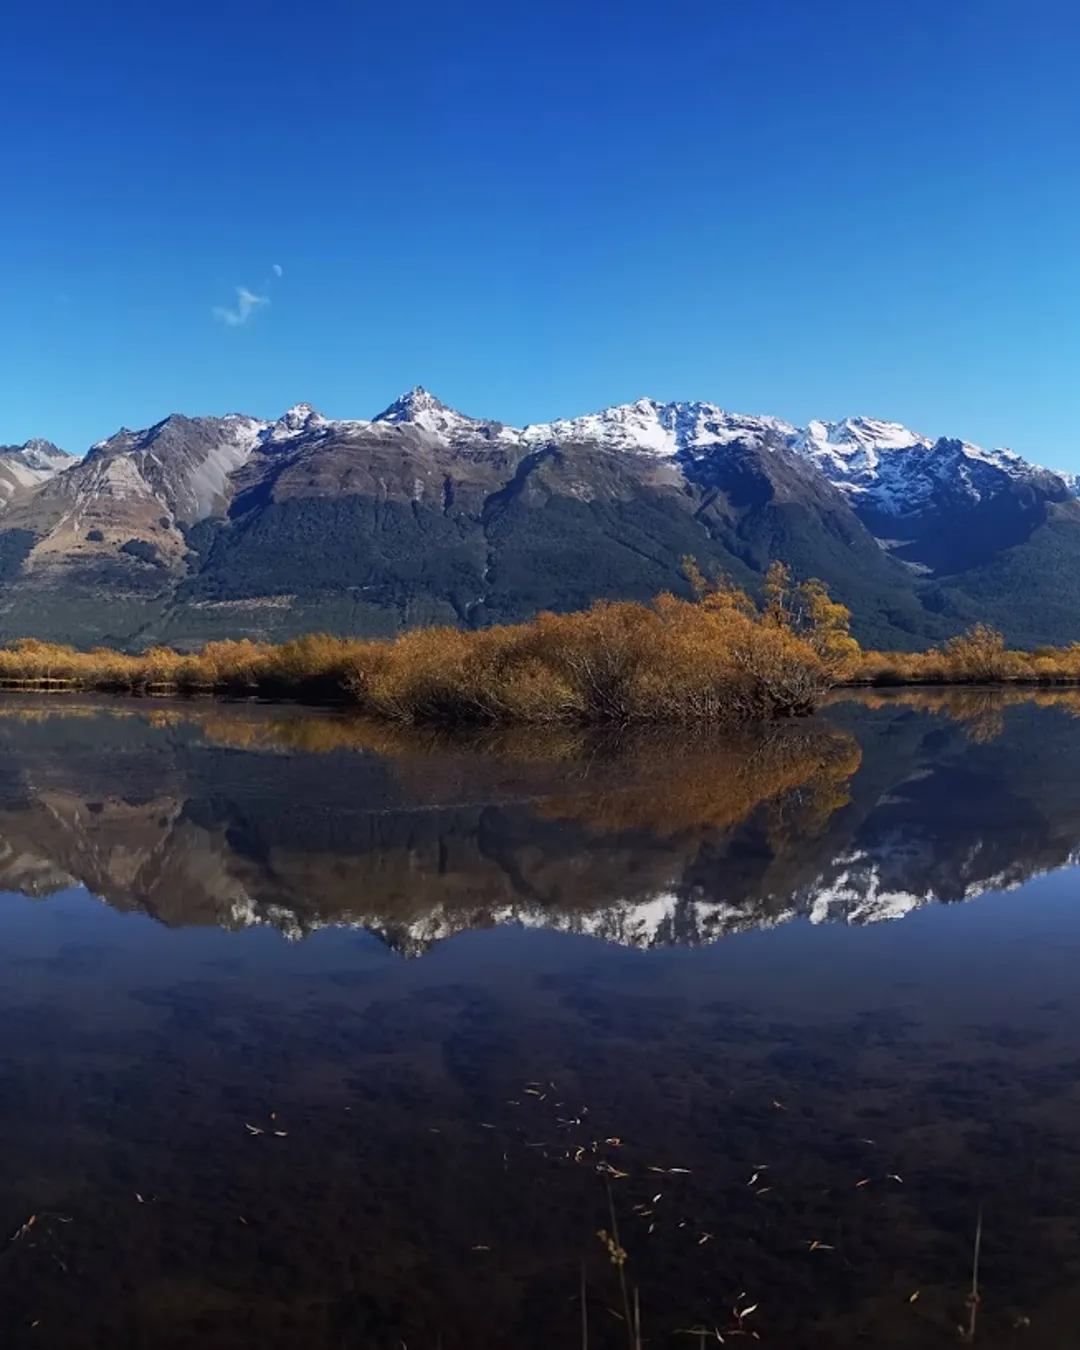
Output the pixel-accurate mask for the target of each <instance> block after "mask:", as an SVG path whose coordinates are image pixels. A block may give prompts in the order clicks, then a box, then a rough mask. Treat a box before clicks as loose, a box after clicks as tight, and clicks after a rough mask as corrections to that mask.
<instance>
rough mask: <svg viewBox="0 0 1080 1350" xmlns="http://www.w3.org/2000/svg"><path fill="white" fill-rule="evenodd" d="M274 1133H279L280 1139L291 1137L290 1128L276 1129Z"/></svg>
mask: <svg viewBox="0 0 1080 1350" xmlns="http://www.w3.org/2000/svg"><path fill="white" fill-rule="evenodd" d="M274 1133H275V1134H276V1135H277V1137H278V1138H279V1139H287V1138H288V1137H289V1131H288V1130H275V1131H274Z"/></svg>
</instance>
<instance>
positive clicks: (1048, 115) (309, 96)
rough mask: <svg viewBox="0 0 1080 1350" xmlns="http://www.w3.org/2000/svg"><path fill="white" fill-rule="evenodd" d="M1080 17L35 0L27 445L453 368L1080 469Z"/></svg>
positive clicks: (827, 3)
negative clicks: (962, 446) (888, 421)
mask: <svg viewBox="0 0 1080 1350" xmlns="http://www.w3.org/2000/svg"><path fill="white" fill-rule="evenodd" d="M1078 40H1080V15H1078V13H1077V11H1076V9H1075V6H1074V5H1073V3H1072V0H1037V2H1036V3H1034V4H1027V5H1025V4H1021V3H1019V0H978V3H973V2H972V0H880V2H877V0H875V2H873V3H868V0H752V3H750V2H748V0H702V2H701V3H698V2H697V0H666V3H664V4H661V3H659V0H651V2H650V3H647V4H646V3H641V2H640V0H618V3H615V2H612V3H609V2H608V0H545V3H544V4H536V3H535V0H533V2H532V3H527V4H526V3H522V2H521V0H499V3H494V0H472V2H471V3H468V4H465V3H460V2H459V3H454V2H453V0H450V2H449V3H448V2H447V0H438V3H436V2H435V0H398V3H396V4H395V5H394V6H393V7H391V6H390V5H387V4H378V5H372V4H366V3H361V2H360V0H308V3H306V4H304V5H300V4H297V3H295V2H294V0H290V2H289V3H287V4H283V3H277V0H260V3H258V4H256V3H249V0H216V2H215V3H213V4H210V3H206V0H189V3H185V4H184V5H154V4H147V3H146V0H138V3H133V2H132V0H111V3H109V4H107V5H101V6H92V5H83V4H78V3H76V0H68V3H66V4H58V3H55V0H33V2H32V3H31V2H30V0H10V3H9V4H7V5H5V6H4V7H3V15H2V16H0V113H2V115H3V119H4V127H5V148H4V161H3V162H4V182H5V189H6V191H5V194H4V198H5V200H4V207H3V210H2V211H0V320H2V322H0V442H2V441H9V442H11V441H22V440H24V439H25V438H27V437H29V436H31V435H44V436H47V437H50V438H51V439H54V440H56V441H58V442H59V443H60V444H62V445H64V446H66V447H67V448H69V449H72V450H76V451H81V450H83V449H85V447H86V446H87V445H88V444H89V443H90V442H91V441H93V440H95V439H97V438H99V437H101V436H104V435H106V434H109V433H110V432H112V431H113V430H115V429H116V427H118V426H119V425H121V424H126V425H128V426H145V425H147V424H149V423H150V422H152V421H155V420H157V419H158V418H160V417H161V416H163V415H165V414H166V413H167V412H169V411H172V410H183V411H186V412H191V413H197V412H215V413H220V412H226V411H231V410H237V411H245V412H252V413H255V414H258V415H260V416H277V415H278V414H279V413H280V412H281V411H283V410H284V409H285V408H286V407H287V406H289V405H290V404H291V403H294V402H297V401H299V400H301V399H307V400H310V401H311V402H313V403H315V404H316V405H317V406H318V407H319V408H321V409H322V411H324V412H325V413H327V414H329V415H331V416H349V415H352V416H366V415H370V414H373V413H374V412H376V411H378V410H379V409H380V408H381V407H383V406H385V405H386V404H387V403H389V402H390V401H391V400H392V399H393V398H394V397H395V396H396V395H397V394H398V393H399V392H400V391H401V390H402V389H404V388H407V387H408V386H410V385H412V384H416V383H420V384H424V385H425V386H427V387H428V388H430V389H432V390H433V391H434V392H435V393H437V394H438V395H439V396H440V397H442V398H444V399H445V400H446V401H447V402H450V403H453V404H454V405H455V406H457V407H459V408H461V409H462V410H463V411H466V412H473V413H480V414H485V415H490V416H493V417H498V418H501V419H502V420H504V421H508V422H517V423H521V422H526V421H540V420H544V419H547V418H550V417H553V416H559V415H566V416H569V415H574V414H577V413H581V412H584V411H589V410H592V409H594V408H597V407H600V406H603V405H606V404H610V403H617V402H623V401H626V400H629V399H633V398H637V397H640V396H642V395H651V396H654V397H657V398H664V399H667V398H706V399H711V400H713V401H716V402H718V403H721V404H722V405H724V406H726V407H728V408H731V409H733V410H736V411H743V412H771V413H775V414H778V415H782V416H785V417H788V418H790V419H791V420H793V421H796V422H802V421H804V420H806V419H807V418H809V417H812V416H822V417H840V416H843V415H845V414H847V413H867V414H871V415H875V416H881V417H889V418H895V419H897V420H901V421H905V422H907V423H908V424H909V425H912V426H914V427H916V428H917V429H919V430H921V431H924V432H926V433H927V434H931V435H936V434H960V435H963V436H966V437H967V438H969V439H973V440H977V441H980V442H982V443H984V444H1007V445H1011V446H1013V448H1015V449H1017V450H1019V451H1020V452H1021V453H1024V454H1027V455H1028V456H1029V457H1031V458H1034V459H1036V460H1041V461H1042V462H1046V463H1050V464H1052V465H1055V466H1060V467H1072V468H1074V469H1076V468H1080V381H1078V380H1077V372H1076V364H1077V358H1078V355H1080V343H1078V337H1080V332H1078V327H1080V318H1078V309H1080V305H1078V301H1080V228H1078V227H1080V174H1078V173H1077V170H1076V163H1077V161H1076V146H1077V144H1078V142H1080V94H1078V92H1077V85H1076V80H1075V72H1074V69H1073V65H1074V59H1075V51H1076V46H1077V41H1078ZM275 269H280V272H281V275H280V276H279V275H277V274H276V270H275ZM237 288H245V289H246V290H247V291H248V292H250V294H251V295H252V296H257V297H260V298H265V300H266V301H267V302H266V303H255V302H253V301H252V302H248V303H247V305H246V308H247V310H248V312H247V313H246V317H245V321H244V322H242V323H240V322H234V323H229V322H227V321H226V319H225V318H224V317H223V316H222V314H221V313H220V312H217V313H216V312H215V311H216V310H217V311H223V310H228V311H230V312H231V314H232V315H233V316H234V317H240V315H241V310H240V309H238V308H237V306H238V304H239V303H240V300H239V296H238V290H237Z"/></svg>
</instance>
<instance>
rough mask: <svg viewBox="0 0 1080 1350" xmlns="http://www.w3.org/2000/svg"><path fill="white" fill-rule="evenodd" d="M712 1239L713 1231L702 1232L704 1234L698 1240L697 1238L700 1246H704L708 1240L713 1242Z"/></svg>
mask: <svg viewBox="0 0 1080 1350" xmlns="http://www.w3.org/2000/svg"><path fill="white" fill-rule="evenodd" d="M711 1241H712V1234H711V1233H702V1235H701V1236H700V1237H699V1238H698V1240H697V1245H698V1246H699V1247H702V1246H704V1245H705V1243H706V1242H711Z"/></svg>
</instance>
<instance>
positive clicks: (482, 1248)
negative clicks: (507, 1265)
mask: <svg viewBox="0 0 1080 1350" xmlns="http://www.w3.org/2000/svg"><path fill="white" fill-rule="evenodd" d="M473 1251H474V1252H489V1251H491V1248H490V1247H485V1246H484V1244H483V1243H479V1244H478V1245H477V1246H475V1247H474V1248H473Z"/></svg>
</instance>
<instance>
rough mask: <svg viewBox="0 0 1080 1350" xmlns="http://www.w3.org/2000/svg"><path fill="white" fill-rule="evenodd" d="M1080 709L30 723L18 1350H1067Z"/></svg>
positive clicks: (851, 706)
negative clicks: (585, 1345) (675, 717)
mask: <svg viewBox="0 0 1080 1350" xmlns="http://www.w3.org/2000/svg"><path fill="white" fill-rule="evenodd" d="M1078 711H1080V700H1078V699H1077V697H1076V696H1075V695H1074V694H1071V693H1068V692H1066V693H1061V694H1055V693H1052V692H1044V693H1039V694H1037V695H1036V696H1034V697H1029V696H1028V695H1027V694H1025V693H1023V692H1022V691H1011V692H1009V693H1007V694H1002V693H1000V692H994V691H983V690H974V689H972V690H946V691H932V690H924V691H911V690H905V691H896V692H890V693H883V694H864V695H845V696H843V697H838V698H837V700H836V701H835V702H834V704H833V706H832V707H830V708H829V709H828V710H827V712H826V713H825V714H824V715H823V716H822V717H820V718H819V719H816V720H814V721H812V722H808V723H801V724H793V725H785V726H780V727H776V728H770V729H767V730H760V729H759V730H755V731H753V732H747V733H745V734H740V735H734V736H732V735H720V734H714V733H703V732H701V731H700V730H699V729H696V728H695V729H678V730H675V731H667V732H661V731H655V732H649V733H641V732H637V733H635V734H633V735H611V734H608V735H602V736H598V735H596V734H592V733H584V732H582V733H576V732H572V731H567V730H565V729H560V730H556V731H552V732H550V733H545V734H538V733H536V732H530V733H528V734H524V733H522V734H500V735H476V736H472V737H466V738H461V737H457V738H446V737H443V736H439V735H434V734H431V733H419V732H414V731H409V730H405V729H394V728H387V727H378V726H371V725H370V724H366V723H362V722H357V721H351V720H349V719H346V718H343V717H337V716H333V715H330V714H325V713H307V712H304V711H303V710H293V711H283V710H281V709H268V708H259V707H250V706H246V705H226V704H180V703H175V704H174V703H161V704H156V703H147V704H142V703H136V702H132V701H117V702H112V701H106V700H99V701H87V702H77V701H68V700H61V699H47V698H37V699H32V698H31V699H16V698H9V699H5V700H4V701H3V703H0V888H3V889H4V890H6V891H8V892H11V893H12V894H9V895H8V896H6V897H5V898H4V900H3V911H2V912H3V916H4V929H3V936H4V943H3V948H2V951H3V956H2V957H0V1005H2V1008H3V1017H2V1019H0V1075H2V1076H0V1084H2V1093H0V1144H2V1145H3V1156H4V1157H5V1159H6V1161H7V1181H6V1184H5V1186H4V1187H3V1188H0V1225H2V1224H4V1223H6V1224H7V1225H8V1230H7V1231H8V1233H10V1234H13V1235H15V1234H17V1235H18V1236H15V1237H14V1238H13V1240H12V1241H11V1242H10V1243H8V1245H7V1247H6V1248H0V1331H2V1332H3V1334H4V1342H3V1343H4V1344H5V1345H9V1344H10V1345H16V1346H21V1345H23V1344H25V1345H28V1346H29V1345H35V1346H50V1347H51V1346H61V1345H62V1346H65V1347H68V1346H72V1347H94V1348H95V1350H96V1348H97V1347H106V1346H108V1347H110V1348H111V1347H114V1346H125V1347H126V1346H138V1347H141V1346H147V1347H150V1346H153V1347H155V1350H159V1348H160V1347H165V1350H169V1347H187V1346H194V1345H198V1346H200V1347H217V1346H220V1347H229V1348H230V1350H234V1348H235V1347H247V1346H252V1347H254V1346H256V1345H258V1346H259V1347H260V1350H264V1348H265V1347H276V1346H292V1345H297V1344H304V1345H305V1346H311V1347H315V1348H316V1350H318V1348H319V1347H323V1346H326V1347H330V1346H334V1347H338V1346H368V1345H372V1346H384V1345H385V1346H387V1347H390V1346H399V1345H401V1344H405V1345H408V1346H412V1345H435V1344H439V1343H441V1344H442V1345H444V1346H445V1347H446V1350H453V1347H459V1346H460V1347H465V1346H469V1347H474V1346H497V1347H501V1346H507V1347H509V1346H514V1347H523V1346H544V1347H549V1346H554V1345H560V1346H561V1345H567V1346H575V1345H579V1344H580V1343H581V1309H580V1287H581V1280H582V1272H583V1271H584V1277H585V1283H586V1304H587V1310H588V1313H589V1316H590V1318H591V1322H590V1329H589V1344H590V1345H591V1346H592V1347H593V1348H594V1350H595V1348H596V1347H597V1346H601V1347H603V1346H609V1345H610V1346H625V1345H627V1343H628V1342H627V1335H626V1328H625V1325H624V1324H622V1323H620V1322H619V1320H618V1318H619V1316H620V1315H624V1311H625V1310H624V1307H623V1304H622V1302H621V1293H620V1291H619V1286H618V1282H617V1279H616V1278H615V1272H614V1270H613V1269H612V1268H611V1266H610V1264H609V1263H608V1262H607V1259H606V1255H605V1249H604V1247H603V1246H602V1245H601V1243H600V1242H599V1241H598V1239H597V1237H596V1232H597V1230H598V1229H601V1228H604V1229H606V1230H608V1231H610V1230H611V1216H610V1210H609V1199H608V1191H609V1188H610V1193H611V1198H612V1201H613V1203H614V1204H615V1207H616V1216H615V1217H616V1220H617V1221H618V1223H619V1224H620V1234H621V1240H622V1242H623V1244H624V1246H625V1247H626V1249H627V1252H628V1266H627V1269H628V1271H629V1273H630V1276H631V1280H632V1283H633V1285H635V1286H640V1291H641V1300H642V1308H643V1321H644V1323H645V1338H646V1340H647V1342H648V1343H650V1344H666V1343H669V1339H670V1338H671V1337H672V1336H674V1335H675V1333H677V1332H679V1331H680V1330H682V1331H686V1330H688V1329H689V1328H692V1327H695V1326H701V1327H708V1328H710V1329H711V1331H710V1334H711V1335H712V1336H713V1343H716V1339H715V1338H716V1332H717V1331H719V1333H720V1334H721V1335H724V1336H728V1335H733V1334H735V1333H738V1332H742V1333H743V1336H742V1339H748V1338H749V1336H750V1333H751V1332H752V1331H756V1332H757V1334H758V1335H759V1336H760V1338H761V1341H762V1343H764V1344H773V1345H776V1346H783V1347H785V1350H790V1348H791V1347H794V1348H795V1350H799V1348H800V1347H811V1346H815V1347H816V1346H820V1345H829V1346H836V1347H846V1346H849V1345H850V1346H855V1345H862V1344H873V1345H882V1346H897V1347H909V1346H910V1347H914V1346H934V1345H938V1344H941V1345H952V1344H955V1343H956V1340H957V1331H956V1326H957V1324H958V1323H959V1322H961V1321H965V1320H966V1318H967V1316H968V1309H967V1308H966V1307H965V1304H964V1297H965V1294H966V1292H967V1288H966V1285H965V1281H967V1282H968V1284H969V1283H970V1271H971V1247H972V1238H973V1230H974V1224H975V1219H976V1215H977V1214H978V1212H979V1209H980V1207H981V1208H982V1210H983V1213H984V1238H983V1242H984V1246H983V1256H982V1281H983V1297H982V1301H981V1302H980V1304H979V1310H978V1311H979V1318H980V1322H979V1331H978V1343H979V1344H985V1345H997V1344H999V1343H1000V1344H1002V1345H1005V1344H1009V1345H1012V1344H1014V1343H1015V1342H1016V1338H1017V1337H1018V1336H1021V1335H1022V1336H1023V1337H1024V1343H1026V1344H1028V1345H1039V1346H1059V1345H1067V1344H1071V1343H1073V1342H1071V1341H1069V1340H1068V1335H1071V1334H1072V1333H1071V1332H1066V1331H1065V1330H1063V1329H1064V1328H1068V1327H1070V1326H1072V1325H1074V1324H1075V1313H1076V1308H1075V1307H1074V1304H1076V1303H1077V1302H1078V1301H1080V1285H1077V1283H1076V1280H1075V1277H1074V1270H1076V1269H1077V1267H1078V1263H1080V1238H1078V1236H1077V1230H1076V1221H1077V1215H1078V1214H1080V1145H1077V1144H1076V1143H1075V1140H1076V1138H1077V1137H1080V1136H1078V1132H1077V1127H1078V1126H1080V1099H1078V1098H1077V1096H1076V1092H1075V1088H1074V1083H1075V1079H1076V1071H1077V1065H1080V1043H1078V1042H1077V1039H1076V1037H1075V1035H1074V1032H1073V1028H1074V1027H1075V1026H1076V1024H1077V1015H1078V1014H1080V993H1078V991H1077V982H1076V980H1075V969H1076V965H1075V959H1076V955H1077V952H1078V945H1080V925H1078V923H1077V920H1076V918H1075V917H1074V914H1073V908H1074V906H1073V904H1072V894H1073V888H1074V886H1075V873H1074V872H1073V871H1072V870H1071V869H1072V865H1073V863H1074V861H1075V858H1076V855H1077V850H1078V848H1080V772H1078V771H1080V721H1078V720H1076V713H1077V712H1078ZM1043 874H1052V875H1047V876H1044V875H1043ZM1026 883H1027V884H1026ZM1013 891H1015V892H1016V893H1007V892H1013ZM977 896H981V897H983V898H982V899H981V900H980V901H979V903H978V904H977V905H963V906H957V905H945V904H943V903H941V902H952V901H961V900H970V899H973V898H974V897H977ZM100 901H104V902H106V903H105V905H104V906H103V905H101V904H100V903H99V902H100ZM116 911H121V912H122V914H117V913H116ZM915 911H921V912H920V913H918V914H916V913H915ZM136 914H141V915H143V916H144V917H143V918H142V919H138V918H134V917H133V915H136ZM146 916H148V918H147V917H146ZM901 917H903V918H904V922H903V923H900V924H895V923H890V924H886V923H882V924H876V923H875V922H874V921H875V920H885V919H898V918H901ZM799 918H803V919H808V920H810V921H811V924H806V923H797V922H790V921H792V920H797V919H799ZM151 921H152V922H151ZM811 925H813V926H811ZM275 929H276V930H278V932H275V931H274V930H275ZM540 930H550V931H549V932H543V931H540ZM752 930H770V931H763V932H761V933H760V934H759V936H757V937H753V936H749V934H750V933H751V932H752ZM738 933H742V934H747V935H748V936H745V937H743V938H740V939H739V940H737V941H736V940H731V941H721V939H724V938H727V937H729V936H730V935H734V934H738ZM279 934H282V935H284V936H285V937H287V938H289V939H295V941H288V942H285V941H282V940H281V937H280V936H279ZM451 939H453V940H451ZM596 939H603V941H596ZM628 949H629V950H628ZM635 949H648V950H647V951H642V950H635ZM689 949H694V950H689ZM399 955H400V956H409V957H417V958H419V959H417V960H413V961H409V962H404V961H401V960H400V959H399ZM613 1141H614V1142H613ZM668 1169H674V1170H668ZM684 1169H685V1170H684ZM654 1197H659V1198H654ZM31 1215H34V1216H35V1221H34V1223H33V1224H32V1225H30V1226H29V1227H28V1228H25V1229H24V1228H23V1225H24V1224H26V1223H27V1220H28V1218H29V1216H31ZM740 1299H741V1302H740ZM751 1303H757V1304H758V1305H759V1306H758V1308H757V1309H756V1310H755V1312H754V1313H752V1314H746V1315H744V1316H740V1313H741V1310H742V1309H745V1308H746V1307H748V1306H749V1305H750V1304H751ZM609 1309H613V1310H614V1313H612V1312H611V1311H609ZM1063 1335H1064V1336H1065V1339H1062V1336H1063ZM671 1343H673V1344H679V1343H688V1344H696V1343H698V1341H697V1340H693V1339H691V1340H687V1339H686V1338H685V1337H682V1338H678V1337H677V1338H676V1339H675V1340H674V1341H672V1342H671Z"/></svg>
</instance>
